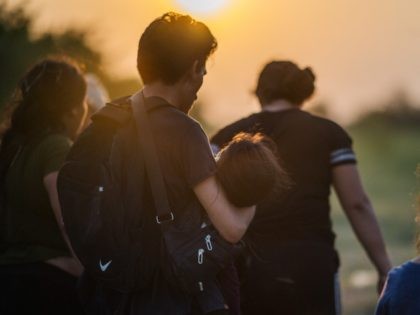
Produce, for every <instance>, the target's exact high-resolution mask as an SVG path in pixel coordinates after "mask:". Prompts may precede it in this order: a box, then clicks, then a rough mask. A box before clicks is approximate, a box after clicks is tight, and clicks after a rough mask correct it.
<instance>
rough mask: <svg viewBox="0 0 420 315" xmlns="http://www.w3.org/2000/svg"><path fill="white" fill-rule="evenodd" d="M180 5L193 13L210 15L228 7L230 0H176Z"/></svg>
mask: <svg viewBox="0 0 420 315" xmlns="http://www.w3.org/2000/svg"><path fill="white" fill-rule="evenodd" d="M176 1H177V2H178V3H179V5H180V6H181V7H182V8H184V9H185V10H188V11H189V12H191V13H196V14H210V13H213V12H216V11H218V10H220V9H221V8H223V7H224V6H226V5H227V4H228V2H229V0H176Z"/></svg>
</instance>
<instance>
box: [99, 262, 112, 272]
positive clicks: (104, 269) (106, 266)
mask: <svg viewBox="0 0 420 315" xmlns="http://www.w3.org/2000/svg"><path fill="white" fill-rule="evenodd" d="M111 263H112V260H110V261H108V262H107V263H106V264H102V261H101V260H100V259H99V267H100V268H101V270H102V272H105V271H106V270H107V269H108V267H109V265H111Z"/></svg>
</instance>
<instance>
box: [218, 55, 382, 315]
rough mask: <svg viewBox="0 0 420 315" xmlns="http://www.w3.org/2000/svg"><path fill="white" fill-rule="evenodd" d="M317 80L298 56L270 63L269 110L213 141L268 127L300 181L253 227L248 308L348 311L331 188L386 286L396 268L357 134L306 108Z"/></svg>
mask: <svg viewBox="0 0 420 315" xmlns="http://www.w3.org/2000/svg"><path fill="white" fill-rule="evenodd" d="M314 82H315V75H314V74H313V72H312V71H311V69H310V68H306V69H300V68H299V67H298V66H297V65H296V64H294V63H292V62H290V61H273V62H271V63H269V64H267V65H266V66H265V67H264V69H263V71H262V72H261V74H260V77H259V80H258V85H257V89H256V95H257V97H258V99H259V101H260V104H261V108H262V111H261V112H259V113H257V114H253V115H251V116H249V117H247V118H244V119H242V120H239V121H237V122H235V123H233V124H231V125H229V126H227V127H226V128H224V129H222V130H221V131H220V132H218V133H217V134H216V135H215V136H214V137H213V138H212V141H211V142H212V143H213V144H214V145H215V146H217V147H220V148H222V147H224V146H225V145H226V144H227V143H228V142H229V141H230V139H232V137H233V136H234V135H235V134H237V133H238V132H261V133H263V134H265V135H267V136H268V137H270V138H271V139H272V140H273V141H274V142H275V143H276V145H277V151H278V157H279V158H280V157H281V160H282V162H283V165H284V167H285V169H286V171H287V172H288V173H289V175H290V177H291V181H292V182H293V184H292V188H291V190H290V191H289V192H288V193H287V194H286V195H278V196H277V197H276V198H274V199H273V200H270V201H268V200H267V201H265V202H263V203H261V204H260V205H259V209H258V211H257V213H256V216H255V219H254V221H253V222H252V223H251V226H250V228H249V231H248V232H247V235H246V241H247V243H248V244H249V247H250V249H252V250H251V252H252V253H253V254H252V255H250V256H249V257H248V258H247V260H246V264H245V268H243V270H242V271H241V272H242V273H243V274H242V276H243V278H244V281H245V282H244V284H243V287H242V302H243V312H244V314H289V315H290V314H339V313H340V310H339V299H338V297H339V292H338V283H337V282H336V273H337V270H338V266H339V262H338V256H337V254H336V251H335V249H334V238H335V235H334V233H333V231H332V227H331V220H330V206H329V195H330V187H331V186H333V187H334V189H335V191H336V193H337V195H338V197H339V200H340V203H341V205H342V207H343V209H344V211H345V213H346V215H347V217H348V218H349V221H350V223H351V224H352V227H353V230H354V231H355V233H356V235H357V236H358V238H359V240H360V242H361V243H362V245H363V246H364V248H365V249H366V251H367V253H368V255H369V257H370V258H371V260H372V262H373V264H374V265H375V267H376V269H377V271H378V274H379V287H380V286H381V285H382V283H383V281H384V279H385V275H386V273H387V272H388V270H389V268H390V262H389V259H388V256H387V254H386V251H385V246H384V243H383V240H382V236H381V233H380V230H379V226H378V224H377V221H376V218H375V215H374V212H373V209H372V206H371V204H370V202H369V199H368V197H367V196H366V194H365V192H364V190H363V187H362V184H361V181H360V178H359V175H358V171H357V167H356V158H355V154H354V152H353V150H352V141H351V139H350V137H349V136H348V135H347V133H346V132H345V131H344V130H343V129H342V128H341V127H340V126H338V125H337V124H335V123H334V122H332V121H329V120H326V119H322V118H320V117H316V116H313V115H311V114H309V113H307V112H305V111H303V110H302V109H301V108H302V105H303V103H304V102H305V101H306V100H307V99H309V98H310V97H311V95H312V94H313V92H314V90H315V85H314Z"/></svg>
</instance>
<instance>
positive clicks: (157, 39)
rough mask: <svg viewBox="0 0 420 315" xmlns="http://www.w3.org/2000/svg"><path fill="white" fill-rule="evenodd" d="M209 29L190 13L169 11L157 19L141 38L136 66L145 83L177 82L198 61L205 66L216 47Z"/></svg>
mask: <svg viewBox="0 0 420 315" xmlns="http://www.w3.org/2000/svg"><path fill="white" fill-rule="evenodd" d="M216 48H217V41H216V39H215V38H214V36H213V35H212V33H211V32H210V30H209V28H208V27H207V26H206V25H205V24H204V23H202V22H198V21H196V20H194V19H193V18H191V17H190V16H189V15H181V14H177V13H174V12H169V13H166V14H164V15H162V16H161V17H159V18H157V19H156V20H154V21H153V22H152V23H151V24H150V25H149V26H148V27H147V28H146V30H145V31H144V33H143V34H142V36H141V38H140V42H139V48H138V53H137V69H138V71H139V73H140V76H141V78H142V80H143V83H144V84H149V83H152V82H154V81H156V80H162V81H163V82H164V83H166V84H173V83H175V82H177V81H178V80H179V79H180V78H181V77H182V75H184V74H185V73H186V72H187V70H188V69H189V68H190V67H191V66H192V65H193V63H194V61H196V60H198V61H199V62H200V63H201V64H202V65H203V66H204V64H205V62H206V60H207V58H208V57H209V56H210V55H211V54H212V53H213V52H214V51H215V50H216Z"/></svg>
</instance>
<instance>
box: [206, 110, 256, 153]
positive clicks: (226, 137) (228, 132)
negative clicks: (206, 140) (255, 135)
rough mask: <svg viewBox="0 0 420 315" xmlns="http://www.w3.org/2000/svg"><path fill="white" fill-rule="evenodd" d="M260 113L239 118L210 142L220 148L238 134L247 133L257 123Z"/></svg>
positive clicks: (221, 130)
mask: <svg viewBox="0 0 420 315" xmlns="http://www.w3.org/2000/svg"><path fill="white" fill-rule="evenodd" d="M260 115H261V113H253V114H251V115H249V116H247V117H244V118H241V119H239V120H237V121H234V122H233V123H230V124H229V125H227V126H225V127H223V128H222V129H220V130H219V131H218V132H217V133H216V134H215V135H214V136H213V137H212V138H211V142H212V143H214V144H217V145H218V146H220V147H222V146H223V145H225V144H226V143H227V142H229V141H230V140H231V139H232V138H233V137H234V136H235V135H236V134H237V133H238V132H241V131H243V132H249V131H250V130H249V129H252V128H253V127H254V126H255V125H256V124H257V123H258V119H259V116H260Z"/></svg>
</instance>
